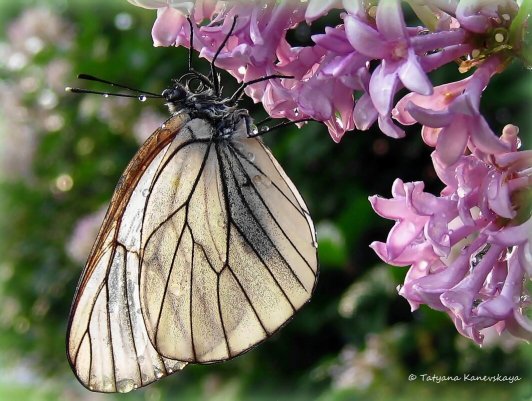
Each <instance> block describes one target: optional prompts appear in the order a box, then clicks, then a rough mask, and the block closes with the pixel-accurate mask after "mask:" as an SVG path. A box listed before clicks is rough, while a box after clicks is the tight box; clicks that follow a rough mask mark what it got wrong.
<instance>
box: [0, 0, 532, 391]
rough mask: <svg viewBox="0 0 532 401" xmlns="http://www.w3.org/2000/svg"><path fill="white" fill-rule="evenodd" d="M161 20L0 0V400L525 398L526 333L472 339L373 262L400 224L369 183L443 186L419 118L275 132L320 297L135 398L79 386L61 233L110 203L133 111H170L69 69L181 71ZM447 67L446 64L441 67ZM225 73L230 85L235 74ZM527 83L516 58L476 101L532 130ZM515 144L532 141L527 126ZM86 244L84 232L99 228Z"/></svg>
mask: <svg viewBox="0 0 532 401" xmlns="http://www.w3.org/2000/svg"><path fill="white" fill-rule="evenodd" d="M39 10H40V11H39ZM154 17H155V16H154V12H151V11H147V10H143V9H140V8H136V7H133V6H131V5H129V4H128V3H127V2H125V1H114V2H103V1H101V2H100V1H81V0H80V1H66V0H65V1H39V2H37V1H20V2H8V1H0V27H2V29H1V30H0V92H1V94H0V99H2V105H1V107H0V155H1V157H2V158H3V159H2V160H0V162H1V163H2V164H1V165H2V171H0V255H1V257H0V399H1V400H11V399H22V400H24V399H27V400H30V399H31V400H77V399H79V400H100V399H101V400H103V399H109V400H110V399H121V400H126V399H127V400H147V401H157V400H170V399H172V400H173V399H175V400H206V399H209V400H224V401H225V400H230V401H232V400H235V401H236V400H293V401H296V400H319V401H343V400H359V399H361V400H391V399H394V400H411V399H429V398H430V399H433V400H455V399H464V400H466V399H471V400H472V399H482V400H499V401H506V400H508V401H510V400H530V399H532V384H531V381H530V379H531V378H532V367H531V360H532V359H531V357H532V349H531V347H530V346H529V345H526V344H523V343H519V342H516V341H513V340H512V339H508V338H503V339H497V338H495V339H493V340H491V341H489V342H488V344H487V345H486V346H485V347H484V348H479V347H477V346H475V345H474V344H473V343H472V342H471V341H469V340H467V339H465V338H463V337H461V336H460V335H458V334H457V333H456V331H455V329H454V326H453V325H452V324H451V322H450V320H449V319H448V317H447V316H446V315H444V314H441V313H438V312H435V311H432V310H429V309H428V308H421V310H419V311H417V312H415V313H411V312H410V310H409V306H408V304H407V302H406V301H405V300H404V299H403V298H401V297H399V296H398V295H397V292H396V289H395V287H396V286H397V285H398V284H400V283H401V282H402V279H403V278H404V275H405V273H406V269H403V268H391V267H388V266H385V265H382V264H380V263H379V260H378V258H377V257H376V256H375V255H374V254H373V252H372V251H371V250H370V249H369V248H368V245H369V243H370V242H371V241H373V240H383V239H384V238H385V237H386V233H387V231H388V230H389V228H390V226H391V223H390V222H387V221H383V220H382V219H380V218H378V217H376V216H375V214H374V213H373V212H372V210H371V207H370V205H369V202H368V201H367V197H368V195H371V194H375V193H378V194H381V195H384V196H389V191H390V187H391V184H392V182H393V180H394V179H395V178H396V177H401V178H402V179H403V180H405V181H411V180H423V181H425V182H426V183H427V187H428V188H429V190H432V191H438V190H439V189H441V187H440V184H439V182H438V181H437V179H436V178H435V175H434V171H433V169H432V167H431V164H430V158H429V154H430V149H428V148H427V147H426V146H425V145H424V144H423V143H422V142H421V140H420V136H419V132H418V131H419V127H414V128H413V129H412V130H411V132H410V134H409V135H408V137H407V138H406V139H404V140H401V141H394V140H391V139H389V138H387V137H385V136H384V135H382V134H380V133H378V132H377V131H374V132H369V133H368V132H364V133H349V134H347V135H346V136H345V137H344V139H343V140H342V142H341V143H340V144H334V143H333V141H332V140H331V139H330V138H329V136H328V134H327V130H326V128H325V127H323V126H321V125H319V124H317V123H313V124H309V125H308V126H307V127H305V128H304V129H301V130H298V129H296V128H289V129H285V130H282V131H279V132H277V133H276V134H272V135H270V137H268V138H266V141H267V142H268V143H269V144H270V145H271V147H272V150H273V153H274V154H275V155H276V157H277V158H278V160H279V162H280V163H281V165H283V166H284V168H285V170H286V171H287V173H288V174H289V175H290V177H291V178H292V179H293V181H294V182H295V183H296V185H297V187H298V188H299V189H300V191H301V193H302V194H303V196H304V197H305V199H306V200H307V202H308V204H309V208H310V210H311V211H312V214H313V217H314V221H315V222H316V223H317V226H318V230H319V251H320V259H321V269H322V270H321V275H320V281H319V284H318V287H317V290H316V293H315V296H314V298H313V300H312V302H311V303H310V304H309V305H308V306H306V307H305V308H303V310H302V311H301V312H300V313H299V314H298V315H297V316H296V318H295V319H294V320H293V321H292V322H291V323H290V324H289V325H288V326H287V327H286V328H284V329H283V330H282V331H281V332H280V333H279V334H277V335H276V336H274V338H272V339H270V340H269V341H267V342H266V343H264V344H262V345H261V346H260V347H258V348H256V349H255V350H253V351H251V352H249V353H247V354H245V355H244V356H242V357H239V358H237V359H235V360H233V361H229V362H226V363H223V364H218V365H211V366H189V367H187V368H186V369H184V371H183V372H181V373H178V374H176V375H174V376H172V377H169V378H166V379H164V380H162V381H161V382H159V383H156V384H153V385H150V386H148V387H147V388H145V389H141V390H138V391H135V392H132V393H130V394H127V395H119V396H118V395H116V396H115V395H101V394H92V393H90V392H88V391H87V390H85V389H84V388H83V387H81V385H80V384H79V383H77V381H76V379H75V378H74V375H73V374H72V373H71V371H70V368H69V366H68V363H67V361H66V357H65V351H64V338H65V329H66V322H67V318H68V313H69V308H70V302H71V300H72V296H73V294H74V290H75V286H76V283H77V280H78V277H79V274H80V271H81V268H82V265H83V263H82V262H79V261H74V260H73V258H72V257H69V256H68V255H69V254H68V252H67V248H68V244H69V243H70V242H71V241H72V237H73V236H74V235H75V234H74V231H75V228H76V225H77V223H78V222H79V220H80V219H81V218H83V217H85V216H87V215H90V214H91V213H94V212H96V211H97V210H98V209H100V208H101V207H102V206H103V205H105V204H106V203H107V202H108V201H109V199H110V196H111V194H112V191H113V189H114V185H115V184H116V182H117V180H118V177H119V176H120V174H121V172H122V170H123V169H124V167H125V165H126V164H127V162H128V160H129V159H130V158H131V157H132V155H133V154H134V153H135V151H136V150H137V148H138V147H139V142H138V140H136V139H135V136H134V135H133V132H135V126H137V129H138V126H139V120H138V118H139V116H140V115H142V113H143V112H146V110H148V112H150V113H155V114H154V115H155V116H157V115H158V114H157V113H159V114H160V115H161V120H160V121H161V122H162V119H164V118H165V117H164V115H165V113H166V111H165V110H164V107H163V105H162V104H160V103H161V102H158V101H153V102H146V103H141V102H139V101H135V100H126V101H124V99H112V98H109V99H104V98H103V97H99V96H91V95H74V94H67V93H65V92H64V91H63V90H62V87H63V86H78V85H81V86H85V87H87V86H91V87H95V88H96V87H97V86H96V85H94V86H92V85H89V83H86V82H81V83H80V82H79V81H77V80H76V75H77V74H78V73H81V72H83V73H89V74H93V75H97V76H100V77H103V78H106V79H108V80H111V81H113V80H114V81H118V82H124V83H126V84H128V85H130V86H133V87H138V88H144V89H146V90H149V91H155V92H158V91H161V90H162V89H164V88H165V87H166V86H167V84H168V83H169V81H170V79H171V78H173V77H177V76H179V75H180V74H182V73H183V72H184V71H185V60H186V50H185V49H176V48H154V47H153V46H152V42H151V36H150V29H151V26H152V23H153V20H154ZM335 17H337V14H335V13H332V14H331V16H330V19H329V21H324V22H320V23H317V24H315V25H313V26H312V31H313V32H316V31H319V30H320V29H323V24H326V23H334V18H335ZM24 21H25V22H24ZM28 21H29V22H28ZM43 32H44V33H43ZM39 35H41V36H39ZM47 35H48V36H47ZM308 35H309V30H307V29H306V28H301V29H300V30H298V31H296V32H293V33H291V34H290V38H291V40H293V41H295V42H297V41H300V42H301V43H304V42H305V41H306V40H308ZM34 38H37V39H39V40H40V42H38V41H37V42H36V41H35V39H34ZM39 44H40V46H39ZM32 49H33V50H32ZM35 50H37V51H35ZM21 55H22V59H21ZM198 64H201V65H202V66H203V68H205V67H206V63H205V62H204V61H199V62H198ZM451 77H454V78H456V72H455V71H454V68H452V67H451V68H449V69H447V70H446V71H443V72H441V71H439V72H438V73H437V74H435V75H433V76H432V78H433V81H434V82H441V81H444V80H446V79H450V78H451ZM226 78H227V84H225V86H226V88H225V89H226V90H227V93H231V91H232V90H233V89H234V87H235V86H236V84H235V83H234V82H233V80H232V79H231V78H229V77H227V76H226ZM531 89H532V88H531V81H530V79H529V78H527V77H526V75H525V73H524V69H522V67H520V66H518V65H515V66H512V67H511V68H510V70H508V71H507V73H506V74H505V75H502V76H500V77H497V78H496V79H495V80H494V82H493V85H492V86H491V87H490V88H489V89H488V90H487V92H486V95H485V97H484V98H483V108H484V111H485V113H486V115H487V116H489V117H488V118H489V121H490V124H491V125H492V126H493V127H494V128H496V129H497V130H499V131H500V129H501V128H502V126H503V125H505V124H506V123H509V122H513V123H516V124H517V125H520V126H521V132H522V133H529V132H530V118H529V116H528V115H527V113H528V112H529V107H530V93H531V92H532V91H531ZM247 106H249V107H250V108H252V109H253V110H254V113H255V115H257V116H259V118H260V116H262V115H263V114H264V112H263V111H261V110H260V108H259V107H257V106H255V105H252V104H248V105H247ZM527 110H528V111H527ZM145 134H148V132H147V133H145ZM522 135H523V134H522ZM523 142H524V145H523V146H524V147H530V143H531V141H530V138H529V137H527V136H526V135H523ZM69 177H70V178H69ZM70 180H71V181H70ZM87 235H88V234H87ZM78 236H79V235H78ZM81 239H82V240H83V238H81ZM78 240H79V238H78ZM84 240H85V242H88V243H89V244H90V242H91V238H90V235H88V238H85V239H84ZM409 374H416V375H418V376H419V375H422V374H428V375H433V374H434V375H440V376H444V375H445V376H455V375H458V376H462V375H463V374H472V375H490V376H494V375H497V374H501V375H515V376H519V377H520V378H521V380H520V381H518V382H515V383H508V382H503V383H489V382H474V383H466V382H464V381H459V382H449V381H447V382H444V383H434V382H426V381H425V382H424V381H422V380H421V379H419V378H418V379H417V380H415V381H409V380H408V375H409Z"/></svg>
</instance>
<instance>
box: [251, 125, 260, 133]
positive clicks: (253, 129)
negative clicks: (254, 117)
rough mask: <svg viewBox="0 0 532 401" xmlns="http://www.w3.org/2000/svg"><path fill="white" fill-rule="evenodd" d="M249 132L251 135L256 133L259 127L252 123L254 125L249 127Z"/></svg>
mask: <svg viewBox="0 0 532 401" xmlns="http://www.w3.org/2000/svg"><path fill="white" fill-rule="evenodd" d="M251 133H252V134H253V135H257V134H258V133H259V129H258V128H257V126H256V125H254V126H252V127H251Z"/></svg>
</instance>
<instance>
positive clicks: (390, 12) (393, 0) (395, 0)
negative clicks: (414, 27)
mask: <svg viewBox="0 0 532 401" xmlns="http://www.w3.org/2000/svg"><path fill="white" fill-rule="evenodd" d="M376 21H377V27H378V29H379V32H380V33H382V35H383V36H384V37H385V38H386V39H387V40H390V41H395V40H397V39H399V38H406V37H408V34H407V32H406V25H405V20H404V17H403V10H402V8H401V2H400V1H399V0H388V1H382V2H380V3H379V6H378V7H377V16H376Z"/></svg>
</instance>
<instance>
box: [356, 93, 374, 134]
mask: <svg viewBox="0 0 532 401" xmlns="http://www.w3.org/2000/svg"><path fill="white" fill-rule="evenodd" d="M378 115H379V113H378V112H377V109H376V108H375V106H373V102H372V101H371V97H370V96H369V95H368V94H367V93H364V94H363V95H362V96H361V97H360V99H358V100H357V102H356V103H355V109H354V112H353V119H354V122H355V126H356V127H357V129H359V130H361V131H365V130H367V129H369V127H371V126H372V125H373V123H374V122H375V120H376V119H377V117H378Z"/></svg>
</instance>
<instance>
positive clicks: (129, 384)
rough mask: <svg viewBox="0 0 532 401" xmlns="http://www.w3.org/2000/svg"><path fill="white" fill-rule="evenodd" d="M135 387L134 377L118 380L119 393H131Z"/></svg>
mask: <svg viewBox="0 0 532 401" xmlns="http://www.w3.org/2000/svg"><path fill="white" fill-rule="evenodd" d="M134 388H135V382H134V381H133V379H122V380H119V381H117V382H116V389H117V390H118V392H119V393H129V392H130V391H131V390H133V389H134Z"/></svg>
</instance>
